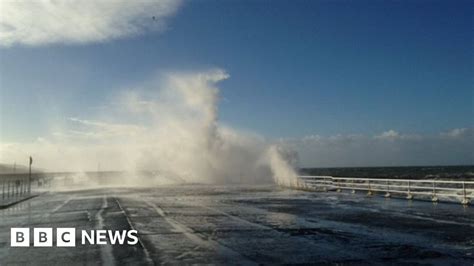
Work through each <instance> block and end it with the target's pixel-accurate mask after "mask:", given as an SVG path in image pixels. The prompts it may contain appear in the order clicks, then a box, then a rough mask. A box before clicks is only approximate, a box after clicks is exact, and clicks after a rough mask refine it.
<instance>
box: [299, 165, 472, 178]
mask: <svg viewBox="0 0 474 266" xmlns="http://www.w3.org/2000/svg"><path fill="white" fill-rule="evenodd" d="M299 173H300V174H302V175H329V176H336V177H365V178H393V179H397V178H399V179H452V180H474V165H462V166H403V167H333V168H301V169H300V170H299Z"/></svg>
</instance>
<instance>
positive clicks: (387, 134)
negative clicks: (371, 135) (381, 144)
mask: <svg viewBox="0 0 474 266" xmlns="http://www.w3.org/2000/svg"><path fill="white" fill-rule="evenodd" d="M398 137H400V133H398V132H397V131H395V130H393V129H390V130H388V131H385V132H383V133H382V134H380V135H377V136H375V138H378V139H392V140H393V139H396V138H398Z"/></svg>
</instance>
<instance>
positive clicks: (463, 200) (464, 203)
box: [461, 181, 469, 205]
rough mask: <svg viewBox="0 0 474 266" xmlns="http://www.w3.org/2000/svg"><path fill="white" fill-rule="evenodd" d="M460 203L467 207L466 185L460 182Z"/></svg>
mask: <svg viewBox="0 0 474 266" xmlns="http://www.w3.org/2000/svg"><path fill="white" fill-rule="evenodd" d="M462 195H463V196H462V201H461V204H463V205H468V204H469V200H468V199H467V196H466V184H464V181H462Z"/></svg>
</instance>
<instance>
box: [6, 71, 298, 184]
mask: <svg viewBox="0 0 474 266" xmlns="http://www.w3.org/2000/svg"><path fill="white" fill-rule="evenodd" d="M228 77H229V75H228V74H227V73H226V72H225V71H223V70H221V69H212V70H209V71H202V72H172V73H168V74H165V75H162V76H160V78H159V79H157V80H153V82H151V83H149V84H148V85H147V86H145V87H144V88H138V89H137V88H134V89H131V90H123V91H121V92H119V93H117V95H115V96H114V97H112V99H111V100H110V101H108V102H105V103H104V104H103V106H104V108H102V109H101V110H102V111H101V112H100V113H98V114H97V115H96V117H95V118H92V119H91V118H69V120H68V125H67V126H66V127H64V126H63V127H59V126H56V127H54V131H53V132H51V134H50V136H44V137H42V138H41V139H38V141H37V142H35V143H33V144H31V145H24V146H22V147H20V149H17V150H19V151H21V153H20V152H19V153H15V151H13V150H11V151H10V153H8V154H9V155H10V158H13V159H15V158H16V157H18V158H21V157H22V156H24V155H25V154H26V152H27V151H34V154H33V156H34V157H35V158H36V159H37V160H36V161H37V162H38V165H39V166H40V167H43V168H46V169H48V170H62V171H79V172H80V171H82V172H86V171H95V170H97V165H98V164H100V165H101V170H117V171H126V172H128V173H129V174H126V175H123V177H121V178H119V177H117V178H111V179H110V180H111V182H112V181H113V183H114V184H117V183H120V184H124V185H136V184H141V185H150V184H163V183H169V182H199V183H226V184H229V183H250V184H254V183H255V184H256V183H269V182H275V183H278V184H281V185H285V186H294V185H296V183H297V178H296V173H295V171H294V170H293V169H294V168H293V166H294V161H295V160H294V159H295V158H296V157H297V156H295V154H294V153H291V152H288V151H286V150H284V149H283V148H281V147H277V146H274V145H272V143H271V141H268V140H266V139H265V138H264V137H262V136H259V135H258V134H255V133H251V132H244V131H242V130H236V129H234V128H232V127H229V126H223V125H221V124H220V123H219V119H218V103H219V99H220V98H219V97H220V96H219V88H218V87H217V84H218V83H219V82H220V81H223V80H225V79H227V78H228ZM23 153H25V154H23ZM19 160H20V159H17V161H19ZM102 183H103V182H102Z"/></svg>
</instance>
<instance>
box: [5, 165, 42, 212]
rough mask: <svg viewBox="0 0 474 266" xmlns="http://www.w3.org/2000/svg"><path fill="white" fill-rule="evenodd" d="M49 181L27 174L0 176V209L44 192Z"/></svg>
mask: <svg viewBox="0 0 474 266" xmlns="http://www.w3.org/2000/svg"><path fill="white" fill-rule="evenodd" d="M46 182H48V183H49V179H47V178H45V177H42V176H38V175H32V176H29V174H27V173H26V174H1V175H0V207H2V206H4V205H10V204H11V203H14V202H17V201H21V200H23V199H26V198H29V197H31V196H33V195H36V194H38V193H40V192H43V191H44V190H45V183H46Z"/></svg>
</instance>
